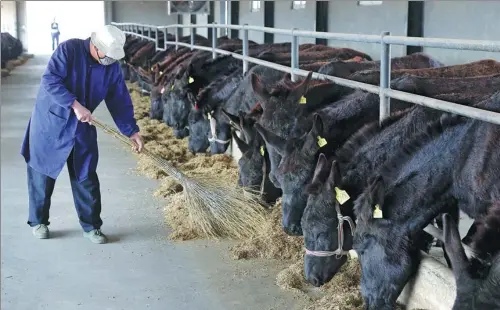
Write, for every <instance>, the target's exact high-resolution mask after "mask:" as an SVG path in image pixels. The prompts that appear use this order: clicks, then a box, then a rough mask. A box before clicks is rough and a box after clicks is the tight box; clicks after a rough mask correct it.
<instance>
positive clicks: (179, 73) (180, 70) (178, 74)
mask: <svg viewBox="0 0 500 310" xmlns="http://www.w3.org/2000/svg"><path fill="white" fill-rule="evenodd" d="M185 71H186V67H185V66H184V65H183V64H180V65H179V66H178V68H177V71H176V72H175V78H176V79H180V78H182V75H183V74H184V72H185Z"/></svg>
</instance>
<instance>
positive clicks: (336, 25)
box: [328, 1, 427, 60]
mask: <svg viewBox="0 0 500 310" xmlns="http://www.w3.org/2000/svg"><path fill="white" fill-rule="evenodd" d="M426 5H427V3H426ZM328 11H329V12H328V18H329V22H328V32H340V33H359V34H381V33H382V31H390V32H391V34H393V35H402V36H405V35H406V28H407V20H408V2H407V1H384V2H383V3H382V4H381V5H376V6H358V4H357V1H330V2H329V3H328ZM328 45H331V46H335V47H349V48H353V49H356V50H359V51H361V52H364V53H366V54H368V55H370V56H371V57H372V58H373V59H377V60H378V59H380V45H379V44H371V43H357V42H345V41H333V40H329V41H328ZM391 55H392V57H397V56H403V55H406V47H405V46H398V45H393V46H392V47H391Z"/></svg>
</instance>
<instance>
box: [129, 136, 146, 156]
mask: <svg viewBox="0 0 500 310" xmlns="http://www.w3.org/2000/svg"><path fill="white" fill-rule="evenodd" d="M130 141H132V143H133V144H134V147H133V148H132V149H133V150H134V151H135V152H137V153H140V152H141V151H142V149H143V148H144V141H142V137H141V135H139V133H138V132H136V133H134V134H133V135H132V136H130Z"/></svg>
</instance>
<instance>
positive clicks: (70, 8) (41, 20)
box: [2, 1, 104, 54]
mask: <svg viewBox="0 0 500 310" xmlns="http://www.w3.org/2000/svg"><path fill="white" fill-rule="evenodd" d="M2 3H3V2H2ZM26 11H27V28H28V30H27V33H28V44H29V50H28V51H29V52H30V53H35V54H50V53H51V52H52V38H51V32H50V24H51V23H52V19H53V17H56V21H57V23H58V24H59V30H60V32H61V35H60V37H59V43H61V42H63V41H65V40H68V39H71V38H80V39H86V38H88V37H90V34H91V33H92V31H94V30H95V29H96V28H97V27H100V26H102V25H104V1H27V2H26ZM89 16H92V19H93V20H92V22H91V23H90V22H89V19H88V17H89Z"/></svg>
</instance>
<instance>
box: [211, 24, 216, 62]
mask: <svg viewBox="0 0 500 310" xmlns="http://www.w3.org/2000/svg"><path fill="white" fill-rule="evenodd" d="M215 24H216V23H212V25H213V26H214V27H213V28H212V59H215V58H216V57H217V53H216V52H215V48H216V47H217V28H215Z"/></svg>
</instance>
